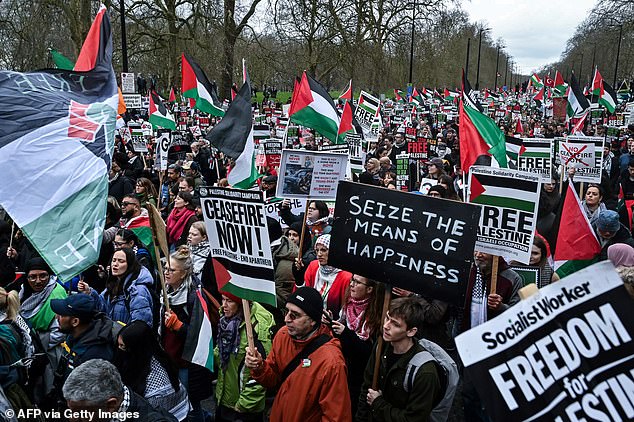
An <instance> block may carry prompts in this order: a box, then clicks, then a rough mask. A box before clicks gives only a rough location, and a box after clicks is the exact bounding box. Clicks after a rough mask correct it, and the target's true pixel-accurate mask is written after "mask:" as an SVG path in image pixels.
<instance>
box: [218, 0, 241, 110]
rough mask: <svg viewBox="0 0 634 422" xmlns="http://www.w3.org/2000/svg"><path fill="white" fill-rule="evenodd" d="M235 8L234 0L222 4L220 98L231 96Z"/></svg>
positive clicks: (236, 35)
mask: <svg viewBox="0 0 634 422" xmlns="http://www.w3.org/2000/svg"><path fill="white" fill-rule="evenodd" d="M235 9H236V1H235V0H225V5H224V11H225V13H224V27H223V34H224V41H225V43H224V48H223V49H222V51H223V56H224V57H223V67H222V83H221V84H220V99H221V100H222V99H224V98H228V99H230V98H231V85H232V84H233V65H234V57H233V53H234V50H235V47H236V40H237V39H238V34H236V21H235V17H234V13H235Z"/></svg>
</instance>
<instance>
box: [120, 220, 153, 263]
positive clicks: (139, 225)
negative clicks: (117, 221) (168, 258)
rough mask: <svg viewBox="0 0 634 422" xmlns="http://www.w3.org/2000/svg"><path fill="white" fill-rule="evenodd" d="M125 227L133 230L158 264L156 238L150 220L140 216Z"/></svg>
mask: <svg viewBox="0 0 634 422" xmlns="http://www.w3.org/2000/svg"><path fill="white" fill-rule="evenodd" d="M148 211H149V210H148ZM124 227H125V228H126V229H129V230H131V231H132V232H133V233H134V234H135V235H136V237H137V238H138V239H139V240H140V241H141V243H143V244H144V245H145V246H147V250H148V252H150V255H151V256H152V260H153V261H154V263H156V254H155V252H154V237H153V236H152V227H150V218H149V217H148V216H147V215H140V216H138V217H135V218H133V219H132V220H131V221H129V222H127V223H126V224H125V226H124Z"/></svg>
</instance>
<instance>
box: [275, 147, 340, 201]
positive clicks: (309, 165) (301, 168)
mask: <svg viewBox="0 0 634 422" xmlns="http://www.w3.org/2000/svg"><path fill="white" fill-rule="evenodd" d="M347 166H348V154H337V153H327V152H314V151H297V150H288V149H285V150H283V151H282V160H281V162H280V171H279V180H278V183H277V191H276V193H275V195H276V196H278V197H281V198H304V199H308V198H312V199H332V198H334V197H335V196H336V194H337V182H338V181H339V180H341V179H343V178H344V177H345V175H346V168H347Z"/></svg>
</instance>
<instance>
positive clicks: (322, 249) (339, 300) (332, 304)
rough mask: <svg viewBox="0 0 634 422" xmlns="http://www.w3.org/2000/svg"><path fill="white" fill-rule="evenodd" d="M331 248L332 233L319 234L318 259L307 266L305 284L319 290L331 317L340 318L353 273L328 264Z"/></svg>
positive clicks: (316, 247)
mask: <svg viewBox="0 0 634 422" xmlns="http://www.w3.org/2000/svg"><path fill="white" fill-rule="evenodd" d="M329 248H330V235H329V234H324V235H322V236H319V238H318V239H317V241H316V242H315V253H316V254H317V259H316V260H314V261H313V262H311V263H310V264H309V265H308V268H306V273H305V274H304V285H305V286H308V287H312V288H314V289H315V290H317V291H318V292H319V294H320V295H321V297H322V299H323V301H324V306H325V307H326V309H327V310H328V311H329V312H330V317H331V318H338V317H339V311H340V310H341V308H342V307H343V303H344V298H345V294H346V288H347V287H348V285H349V284H350V279H351V278H352V274H350V273H349V272H348V271H343V270H340V269H338V268H335V267H332V266H330V265H328V249H329ZM295 283H296V284H297V285H298V286H301V285H300V284H298V283H300V281H299V280H296V282H295Z"/></svg>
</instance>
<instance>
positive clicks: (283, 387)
mask: <svg viewBox="0 0 634 422" xmlns="http://www.w3.org/2000/svg"><path fill="white" fill-rule="evenodd" d="M322 312H323V302H322V298H321V295H320V294H319V292H317V291H316V290H315V289H313V288H311V287H301V288H299V289H297V290H296V291H295V292H293V293H292V294H291V295H290V296H289V297H288V301H287V302H286V317H285V318H284V323H285V326H284V327H282V328H281V329H280V331H278V332H277V334H276V335H275V337H274V338H273V346H272V348H271V353H269V355H268V356H267V357H266V359H264V358H263V357H262V354H261V353H260V352H259V351H257V350H250V349H249V348H247V353H246V357H245V365H246V367H247V368H249V369H251V376H252V377H253V378H254V379H255V380H256V381H257V382H259V383H260V384H262V385H263V386H264V387H265V388H275V387H279V390H278V393H277V395H276V396H275V401H274V402H273V407H272V408H271V416H270V420H272V421H277V422H296V421H305V422H317V421H324V420H329V421H343V422H347V421H351V420H352V411H351V405H350V395H349V393H348V385H347V382H348V381H347V371H346V365H345V360H344V357H343V354H342V352H341V344H340V342H339V340H338V339H335V338H333V337H332V333H331V330H330V327H328V326H327V325H325V324H322V323H321V319H322ZM313 342H315V343H313ZM307 347H310V348H311V349H310V350H313V349H314V350H313V351H312V353H309V354H307V356H306V357H305V358H303V359H302V360H301V362H299V364H297V365H294V366H293V367H291V369H292V370H291V369H289V370H285V369H286V368H287V366H288V365H289V364H290V363H291V361H293V360H294V358H295V357H296V356H297V355H298V354H299V353H301V352H302V351H303V350H304V349H305V348H307ZM285 373H286V374H285ZM283 374H285V378H284V379H282V377H283Z"/></svg>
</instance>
